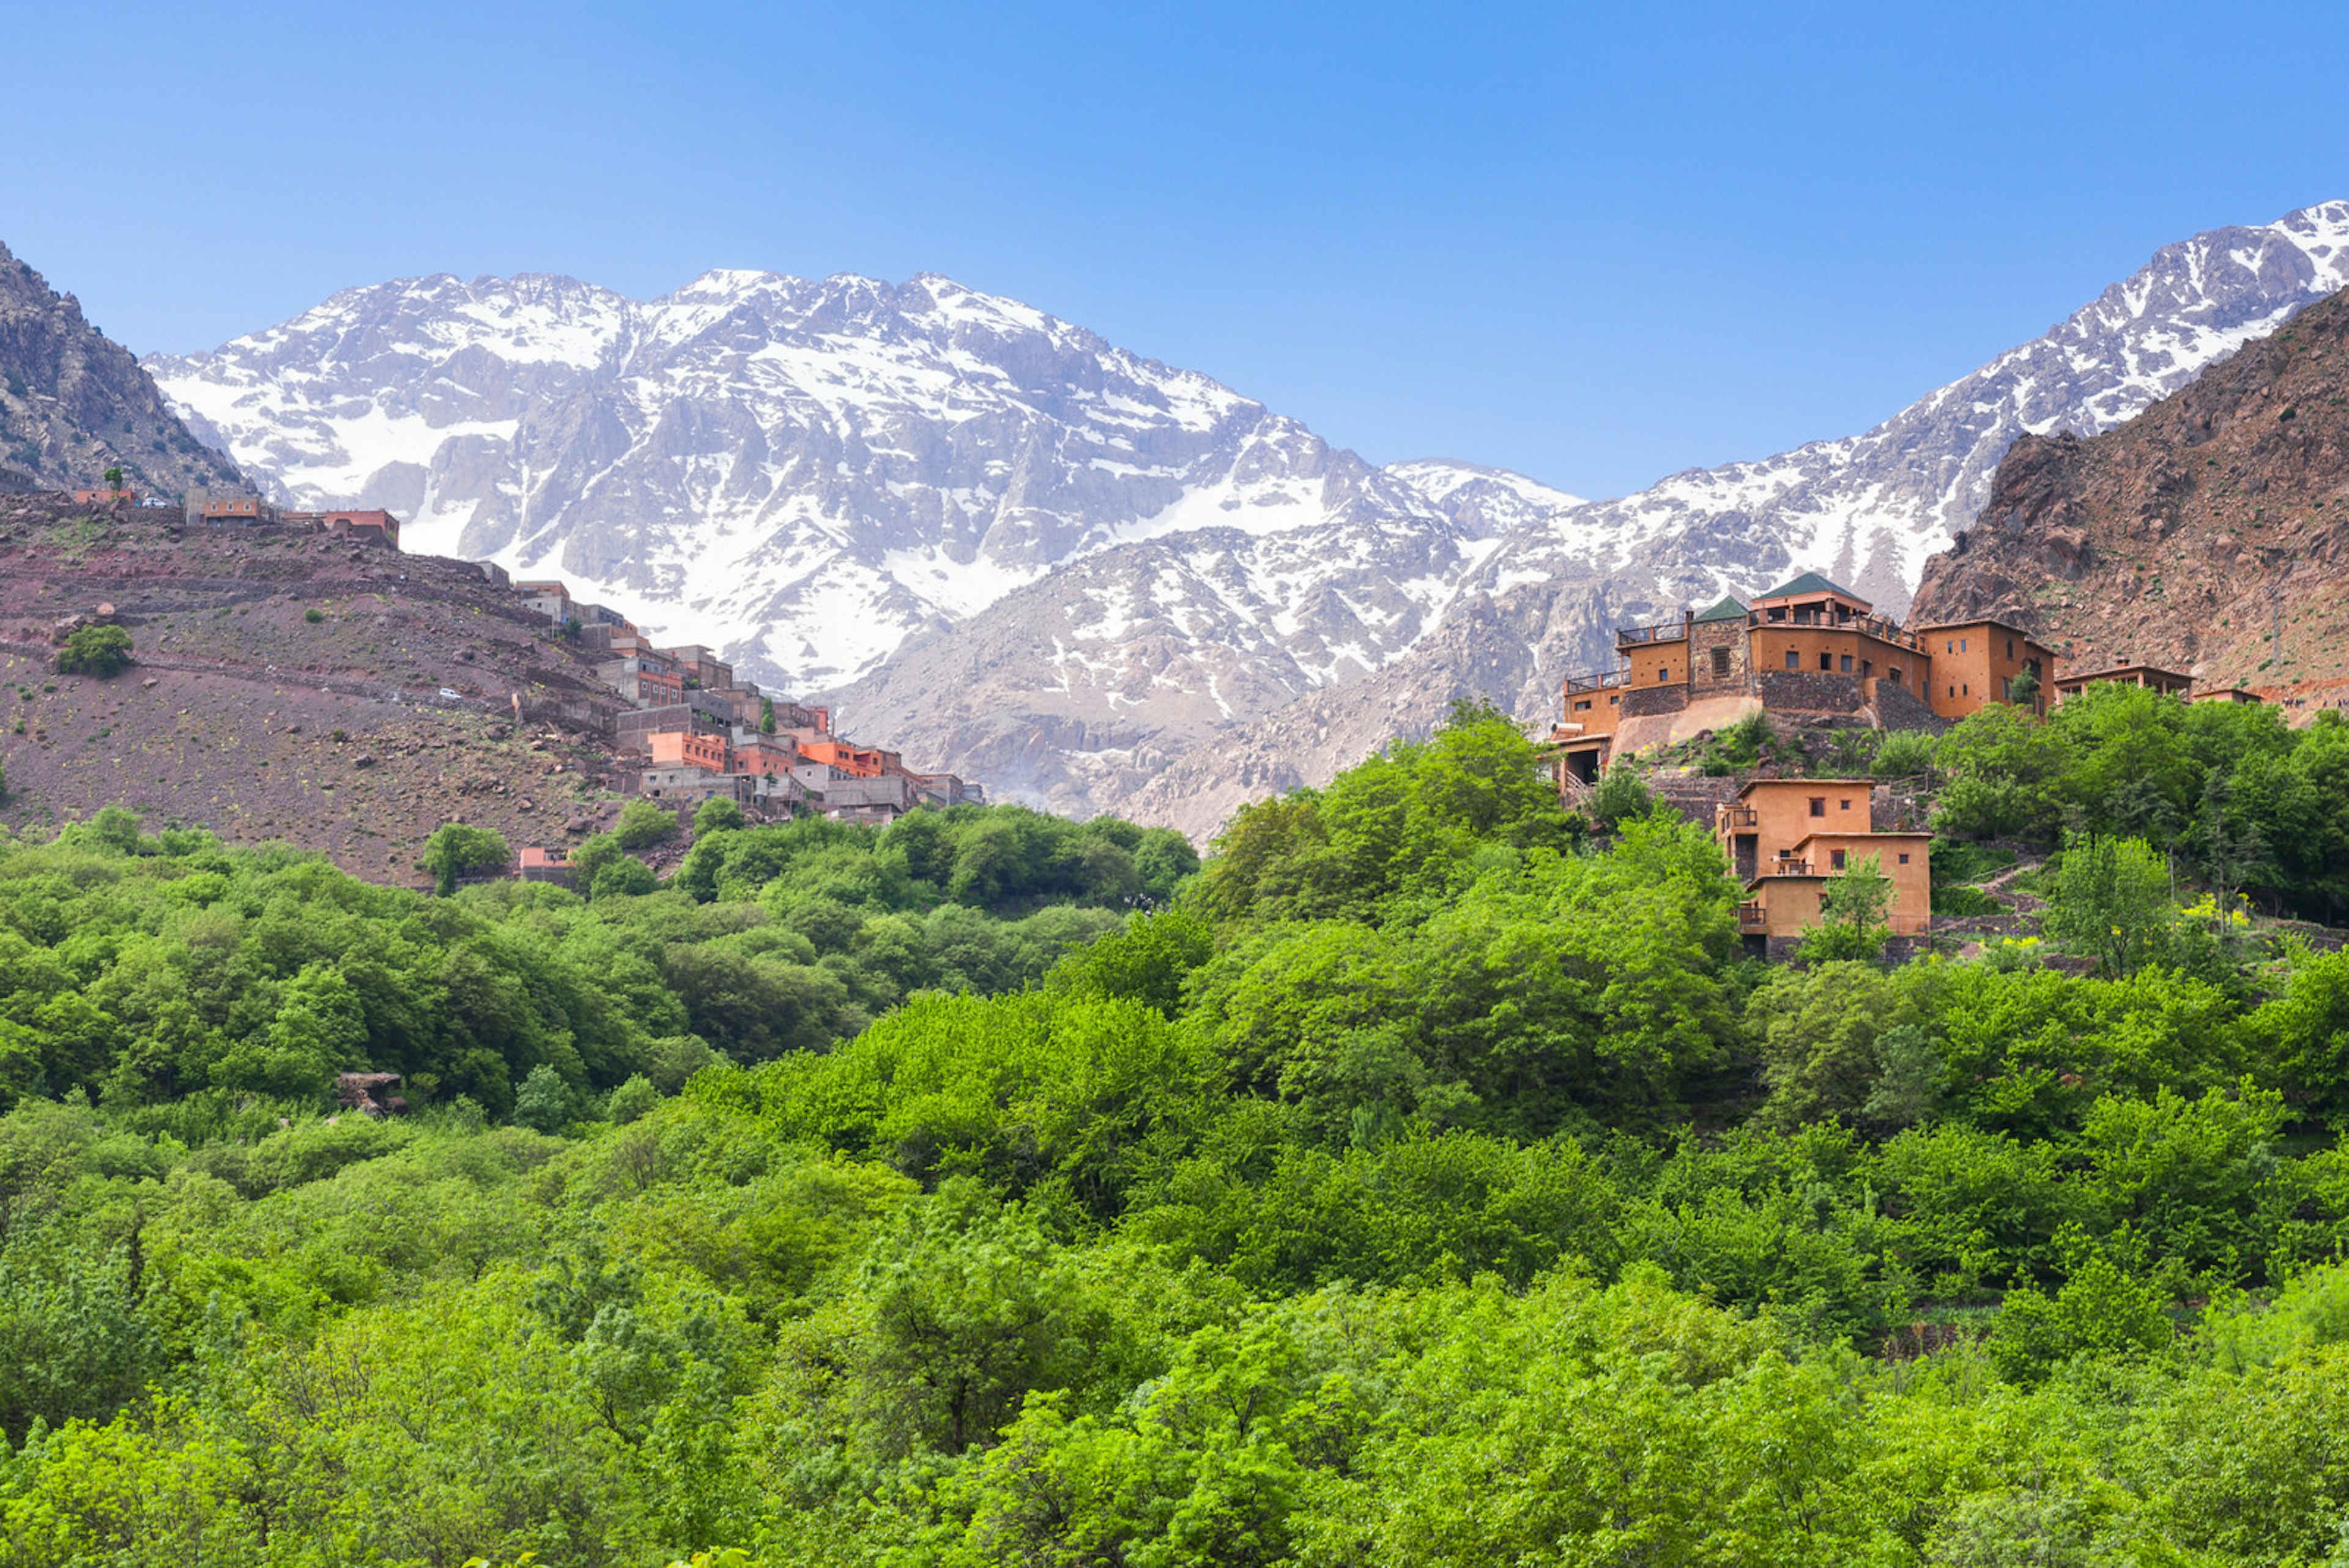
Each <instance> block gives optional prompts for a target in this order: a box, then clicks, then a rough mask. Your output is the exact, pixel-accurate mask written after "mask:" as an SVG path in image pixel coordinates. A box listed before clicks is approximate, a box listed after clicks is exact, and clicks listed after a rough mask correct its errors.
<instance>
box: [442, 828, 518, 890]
mask: <svg viewBox="0 0 2349 1568" xmlns="http://www.w3.org/2000/svg"><path fill="white" fill-rule="evenodd" d="M511 857H512V851H510V850H509V849H508V848H507V847H506V841H505V838H504V836H502V835H501V834H498V833H494V832H492V831H491V830H490V829H489V828H486V827H475V826H472V825H471V824H470V823H463V822H444V823H442V824H441V825H440V826H439V827H437V828H435V829H434V830H433V833H432V836H431V837H429V838H428V839H426V840H425V841H424V859H423V861H422V866H423V868H424V869H425V870H427V871H429V872H430V873H432V888H433V891H435V892H437V893H438V894H440V897H442V898H447V897H448V896H449V895H450V894H451V893H453V892H455V891H456V890H457V882H458V879H459V878H460V877H464V876H466V875H468V874H469V873H471V872H476V871H487V870H491V869H493V868H496V867H502V866H504V865H505V864H506V862H507V860H508V859H510V858H511Z"/></svg>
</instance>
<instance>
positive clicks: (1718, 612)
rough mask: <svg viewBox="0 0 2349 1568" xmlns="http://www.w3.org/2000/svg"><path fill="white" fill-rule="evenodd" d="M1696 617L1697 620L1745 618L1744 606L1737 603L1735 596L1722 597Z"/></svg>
mask: <svg viewBox="0 0 2349 1568" xmlns="http://www.w3.org/2000/svg"><path fill="white" fill-rule="evenodd" d="M1744 618H1745V607H1744V605H1742V604H1739V603H1738V602H1737V600H1736V598H1735V597H1729V598H1724V599H1723V600H1722V601H1721V602H1720V603H1719V604H1717V605H1715V606H1713V607H1712V608H1711V609H1709V610H1707V611H1705V612H1704V613H1703V614H1702V615H1701V616H1699V617H1697V619H1699V620H1744Z"/></svg>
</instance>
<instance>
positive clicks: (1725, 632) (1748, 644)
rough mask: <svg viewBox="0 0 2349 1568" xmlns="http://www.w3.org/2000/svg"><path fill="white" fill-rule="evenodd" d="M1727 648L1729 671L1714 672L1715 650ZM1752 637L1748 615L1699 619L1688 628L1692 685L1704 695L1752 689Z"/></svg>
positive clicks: (1690, 680) (1690, 682)
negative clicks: (1749, 632)
mask: <svg viewBox="0 0 2349 1568" xmlns="http://www.w3.org/2000/svg"><path fill="white" fill-rule="evenodd" d="M1715 649H1722V650H1725V651H1726V652H1727V653H1728V655H1729V659H1728V665H1729V668H1728V670H1727V672H1726V673H1725V674H1722V675H1715V674H1714V673H1713V652H1714V650H1715ZM1752 649H1753V639H1752V638H1750V637H1748V636H1747V635H1746V630H1745V618H1744V617H1743V616H1740V617H1739V618H1737V619H1735V620H1715V621H1699V622H1697V623H1696V624H1695V625H1693V626H1692V627H1690V628H1689V687H1690V689H1691V690H1692V691H1694V692H1696V694H1697V695H1699V696H1701V697H1710V696H1713V695H1714V694H1715V693H1717V692H1723V691H1746V690H1748V689H1749V686H1750V683H1751V680H1752V677H1753V670H1752V667H1751V664H1750V660H1749V656H1750V654H1751V652H1752Z"/></svg>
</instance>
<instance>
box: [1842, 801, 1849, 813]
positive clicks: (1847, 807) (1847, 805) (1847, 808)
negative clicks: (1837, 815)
mask: <svg viewBox="0 0 2349 1568" xmlns="http://www.w3.org/2000/svg"><path fill="white" fill-rule="evenodd" d="M1842 806H1843V809H1844V810H1846V811H1849V810H1850V809H1851V802H1849V801H1845V802H1843V803H1842Z"/></svg>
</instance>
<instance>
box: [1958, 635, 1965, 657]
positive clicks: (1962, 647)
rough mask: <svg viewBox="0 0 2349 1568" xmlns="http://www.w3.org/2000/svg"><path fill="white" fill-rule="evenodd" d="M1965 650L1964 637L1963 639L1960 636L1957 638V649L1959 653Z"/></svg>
mask: <svg viewBox="0 0 2349 1568" xmlns="http://www.w3.org/2000/svg"><path fill="white" fill-rule="evenodd" d="M1965 650H1966V639H1964V638H1962V637H1961V638H1960V639H1958V651H1959V652H1960V653H1963V652H1964V651H1965Z"/></svg>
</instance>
